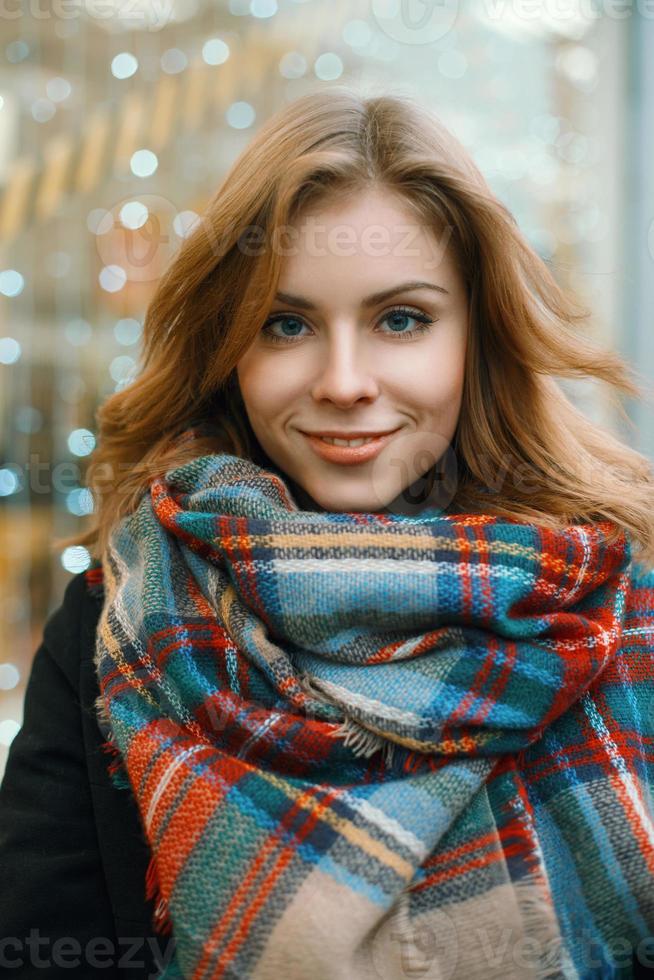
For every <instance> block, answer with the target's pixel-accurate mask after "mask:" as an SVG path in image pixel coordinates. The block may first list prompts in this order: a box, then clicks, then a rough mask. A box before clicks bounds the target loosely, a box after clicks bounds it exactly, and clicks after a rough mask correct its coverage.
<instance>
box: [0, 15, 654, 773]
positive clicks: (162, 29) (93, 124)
mask: <svg viewBox="0 0 654 980" xmlns="http://www.w3.org/2000/svg"><path fill="white" fill-rule="evenodd" d="M649 7H652V8H654V4H650V5H649V6H648V5H647V4H644V3H643V4H641V3H634V4H629V3H624V2H623V0H620V2H619V3H618V2H617V0H616V2H611V0H604V2H603V3H599V2H593V0H556V2H550V3H548V2H546V0H543V2H542V3H540V4H539V3H538V2H533V0H529V2H526V0H525V2H523V3H520V2H518V0H514V2H511V3H509V2H506V3H502V2H500V0H494V2H490V0H488V2H479V0H470V2H469V3H466V2H462V3H458V4H457V3H448V2H447V0H439V2H438V3H425V2H424V0H415V2H414V0H402V2H400V0H385V2H382V0H303V2H300V0H57V2H52V3H49V2H47V0H3V2H2V4H1V5H0V439H1V441H0V775H1V774H2V772H3V769H4V764H5V759H6V754H7V750H8V747H9V745H10V743H11V740H12V738H13V737H14V736H15V734H16V732H17V731H18V728H19V726H20V724H21V722H22V711H23V697H24V692H25V683H26V680H27V677H28V675H29V670H30V666H31V662H32V659H33V656H34V653H35V651H36V648H37V646H38V644H39V643H40V641H41V636H42V630H43V625H44V622H45V620H46V618H47V617H48V615H50V613H52V612H53V611H54V610H55V609H56V608H57V606H58V605H59V604H60V603H61V600H62V597H63V592H64V589H65V587H66V584H67V582H68V581H69V579H70V577H71V576H72V575H74V574H76V573H77V572H79V571H82V570H84V569H85V568H86V567H87V566H88V564H89V555H88V552H87V551H86V550H85V549H84V548H79V547H77V548H66V549H61V551H60V552H59V553H57V552H54V553H53V552H52V549H51V547H50V544H51V540H52V538H53V536H57V537H59V536H64V535H67V534H71V533H73V532H74V531H75V530H77V529H78V528H80V527H82V526H83V524H84V520H83V519H84V515H86V514H88V513H89V512H90V511H91V510H92V507H93V502H92V500H91V498H90V494H89V493H88V492H87V491H86V490H85V488H84V470H85V458H86V457H88V455H89V453H90V452H91V451H92V449H93V446H94V439H95V434H94V413H95V410H96V408H97V406H98V404H99V403H100V402H101V401H102V400H103V399H104V398H105V397H106V396H107V395H108V394H110V393H111V392H113V391H114V390H116V389H117V388H119V387H120V386H121V385H124V384H125V383H126V382H128V381H129V380H130V378H131V377H132V376H133V373H134V372H135V370H136V368H137V364H138V357H139V344H140V336H141V325H142V321H143V315H144V311H145V309H146V307H147V304H148V300H149V298H150V297H151V295H152V293H153V291H154V289H155V287H156V284H157V279H158V277H159V276H160V274H161V272H162V270H163V269H164V268H165V266H166V265H167V264H168V263H169V261H170V260H171V258H172V257H173V255H174V253H175V251H176V249H177V248H178V247H179V245H180V243H181V242H182V240H183V238H184V236H185V235H186V234H188V231H189V229H190V228H191V227H192V225H193V222H194V221H195V220H196V218H197V216H198V214H199V213H201V211H202V210H203V208H204V205H205V202H206V201H207V199H208V198H209V197H210V196H211V195H212V194H213V192H214V190H215V188H216V186H217V184H218V183H219V182H220V180H221V178H222V176H223V174H224V173H225V171H226V170H227V169H228V168H229V166H230V164H231V162H232V161H233V159H234V158H235V156H236V155H237V154H238V153H239V152H240V151H241V149H242V148H243V147H244V146H245V144H246V143H247V142H249V140H250V139H251V137H252V135H253V133H254V132H255V131H256V130H257V128H258V127H259V126H260V125H261V124H262V123H263V122H264V120H266V118H267V117H268V116H269V115H271V114H272V113H273V112H275V111H276V109H277V108H278V107H280V106H281V105H282V104H284V103H285V102H287V101H291V100H293V99H295V98H296V97H298V96H299V95H302V94H304V93H305V92H307V91H309V90H314V89H316V88H318V87H324V86H329V85H332V84H334V83H337V84H347V85H351V86H353V87H356V88H357V89H358V90H360V91H361V92H362V94H366V95H367V94H379V93H381V92H384V91H387V92H393V91H397V92H401V93H404V94H408V95H411V96H413V97H416V98H418V99H420V100H421V101H422V102H423V103H424V104H425V105H427V106H428V107H429V108H430V109H432V110H433V111H434V112H435V113H437V114H438V115H439V116H440V118H441V119H442V120H443V122H444V123H445V124H446V125H447V126H449V127H450V128H451V129H452V130H453V132H454V133H455V134H456V135H457V136H458V138H459V139H460V140H461V141H462V142H463V144H464V145H465V146H466V147H467V148H468V149H469V150H470V151H471V153H472V155H473V157H474V159H475V160H476V162H477V164H478V165H479V167H480V169H481V170H482V171H483V173H484V174H485V176H486V178H487V180H488V182H489V184H490V185H491V187H492V188H493V190H494V191H495V192H496V194H497V195H498V196H499V197H500V198H501V199H502V200H503V201H504V202H505V203H506V204H507V205H508V207H509V208H510V209H511V211H512V212H513V214H514V215H515V217H516V219H517V220H518V222H519V224H520V226H521V228H522V230H523V232H524V233H525V235H526V236H527V238H528V239H529V240H530V242H531V243H532V244H533V246H534V248H535V249H536V250H537V251H538V252H539V254H540V255H541V256H542V257H543V258H544V259H545V260H546V261H547V262H548V264H549V265H550V266H551V268H552V271H553V273H554V275H555V277H556V278H557V280H558V281H559V282H560V283H561V284H562V285H563V286H564V287H566V288H570V289H573V290H574V291H575V292H576V293H577V294H578V296H579V297H580V298H581V299H582V301H583V302H585V303H586V304H587V305H588V306H589V307H590V308H591V310H592V311H593V314H594V321H593V325H592V328H591V329H592V332H593V335H594V336H595V337H596V339H597V340H598V341H599V342H601V343H602V344H605V345H607V346H611V347H614V348H616V349H618V350H619V351H621V352H622V353H623V354H624V355H625V356H626V357H627V358H628V359H629V361H630V362H631V363H632V365H633V366H634V367H635V368H636V369H637V371H638V372H639V374H640V376H641V378H643V379H645V380H646V381H648V382H650V383H651V382H652V381H654V323H653V321H654V284H653V282H652V280H653V278H654V277H653V273H654V265H653V259H654V223H653V219H654V166H652V160H653V159H654V9H652V10H649ZM573 393H574V397H575V399H577V400H578V403H579V404H580V405H581V406H582V407H583V408H584V410H585V411H586V412H587V413H588V414H589V415H591V416H593V417H594V418H595V419H596V420H599V421H602V422H603V423H605V424H607V425H608V426H610V427H611V428H612V429H615V430H616V431H619V432H620V434H621V436H622V437H623V438H624V439H625V441H628V442H629V443H630V444H631V445H634V446H635V447H637V448H639V449H640V450H641V451H643V452H645V453H646V454H648V455H650V456H652V457H654V415H653V413H652V408H651V405H647V404H646V403H644V402H640V403H634V404H628V405H627V409H628V412H629V416H630V419H631V420H632V424H631V425H628V426H625V425H624V423H623V422H621V421H620V419H619V418H618V417H616V414H615V410H614V409H613V408H612V407H611V406H610V405H609V404H608V401H607V399H606V394H605V393H603V392H602V391H601V390H598V389H596V388H595V387H592V386H590V387H589V386H587V385H584V384H582V383H579V384H575V386H574V392H573Z"/></svg>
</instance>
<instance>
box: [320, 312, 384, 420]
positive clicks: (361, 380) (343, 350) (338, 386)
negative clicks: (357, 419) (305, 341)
mask: <svg viewBox="0 0 654 980" xmlns="http://www.w3.org/2000/svg"><path fill="white" fill-rule="evenodd" d="M356 333H357V331H356V329H355V328H352V329H349V328H347V327H345V326H344V325H340V326H339V327H337V329H335V330H334V331H333V332H332V335H331V337H330V339H329V340H328V341H327V350H326V351H324V350H323V351H321V352H320V355H319V356H320V359H321V364H320V366H319V368H318V374H317V376H316V378H315V380H314V382H313V385H312V389H311V394H312V397H313V398H314V399H315V400H316V401H323V400H327V401H331V402H334V404H336V405H339V406H340V407H342V408H347V407H348V406H349V405H352V404H354V403H355V402H357V401H359V399H361V398H368V399H373V398H375V397H376V396H377V394H378V392H379V386H378V382H377V378H376V375H375V371H374V365H373V364H372V363H371V354H370V352H369V351H366V350H365V344H363V343H362V342H361V341H360V338H358V337H357V336H356Z"/></svg>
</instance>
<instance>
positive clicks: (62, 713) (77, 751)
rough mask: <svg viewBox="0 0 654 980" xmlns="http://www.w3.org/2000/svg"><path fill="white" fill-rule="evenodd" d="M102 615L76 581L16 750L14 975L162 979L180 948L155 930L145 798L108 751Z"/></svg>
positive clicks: (1, 963) (7, 885)
mask: <svg viewBox="0 0 654 980" xmlns="http://www.w3.org/2000/svg"><path fill="white" fill-rule="evenodd" d="M100 610H101V600H99V599H98V598H96V597H94V596H92V595H91V594H90V593H89V592H88V589H87V586H86V580H85V577H84V573H80V574H79V575H76V576H74V577H73V579H72V580H71V581H70V582H69V583H68V586H67V588H66V591H65V595H64V600H63V603H62V605H61V606H60V607H59V608H58V609H57V610H56V611H55V612H54V613H52V615H51V616H50V617H49V618H48V620H47V622H46V624H45V627H44V630H43V640H42V643H41V645H40V646H39V648H38V650H37V651H36V654H35V656H34V660H33V664H32V668H31V673H30V676H29V679H28V683H27V688H26V692H25V704H24V719H23V726H22V728H21V729H20V731H19V732H18V734H17V735H16V737H15V738H14V740H13V742H12V744H11V747H10V750H9V756H8V760H7V766H6V770H5V774H4V779H3V782H2V786H1V787H0V976H3V977H4V976H7V977H8V978H12V977H15V978H21V980H23V978H25V980H27V978H37V977H38V978H39V980H43V978H44V977H45V976H47V977H70V976H77V977H85V978H90V977H95V976H99V977H107V978H114V977H120V978H123V980H132V978H139V980H145V978H146V977H150V978H152V980H154V978H155V977H157V976H159V973H160V972H161V970H162V968H163V966H164V965H165V964H166V963H167V962H168V961H169V960H170V958H171V957H172V954H173V952H174V940H173V939H172V938H170V937H168V936H158V935H157V933H156V932H155V930H154V929H153V927H152V924H151V923H152V913H153V903H152V902H151V901H147V900H146V897H145V876H146V871H147V867H148V863H149V859H150V853H149V849H148V846H147V843H146V841H145V838H144V835H143V832H142V829H141V824H140V819H139V814H138V809H137V806H136V802H135V800H134V797H133V795H132V793H131V792H130V791H127V790H120V789H117V788H116V787H114V785H113V784H112V782H111V779H110V777H109V775H108V773H107V765H108V764H109V763H110V761H111V758H110V756H109V755H107V753H106V752H104V751H103V750H102V748H101V746H102V743H103V742H104V736H103V734H102V731H101V729H100V727H99V725H98V722H97V720H96V717H95V714H94V708H93V703H94V700H95V698H96V697H97V695H98V694H99V688H98V681H97V677H96V674H95V668H94V664H93V651H94V646H95V628H96V624H97V621H98V617H99V614H100ZM89 944H90V945H89ZM48 961H49V965H47V964H48ZM39 964H40V965H39ZM76 964H77V965H76Z"/></svg>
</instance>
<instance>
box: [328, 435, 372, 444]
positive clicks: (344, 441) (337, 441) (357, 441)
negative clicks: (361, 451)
mask: <svg viewBox="0 0 654 980" xmlns="http://www.w3.org/2000/svg"><path fill="white" fill-rule="evenodd" d="M320 438H321V439H322V441H323V442H329V443H331V444H332V446H363V444H364V443H366V442H373V441H374V440H375V439H378V438H379V436H368V438H366V439H331V438H330V437H329V436H320Z"/></svg>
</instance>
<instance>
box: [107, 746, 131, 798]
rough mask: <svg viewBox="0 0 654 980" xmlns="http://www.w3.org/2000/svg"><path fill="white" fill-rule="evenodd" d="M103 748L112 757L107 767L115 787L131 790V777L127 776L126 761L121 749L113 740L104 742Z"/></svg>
mask: <svg viewBox="0 0 654 980" xmlns="http://www.w3.org/2000/svg"><path fill="white" fill-rule="evenodd" d="M101 748H102V751H103V752H107V753H109V755H111V756H112V759H111V761H110V763H109V765H108V766H107V772H108V773H109V778H110V779H111V782H112V783H113V785H114V786H115V787H116V789H130V781H129V776H128V775H127V769H126V768H125V760H124V759H123V757H122V755H121V753H120V749H118V748H117V747H116V746H115V745H114V743H113V742H112V741H111V740H108V741H106V742H103V743H102V746H101Z"/></svg>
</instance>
